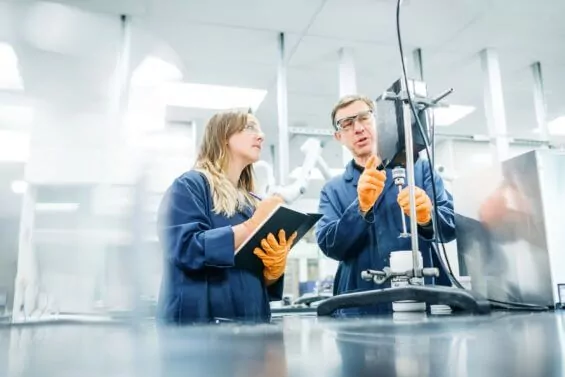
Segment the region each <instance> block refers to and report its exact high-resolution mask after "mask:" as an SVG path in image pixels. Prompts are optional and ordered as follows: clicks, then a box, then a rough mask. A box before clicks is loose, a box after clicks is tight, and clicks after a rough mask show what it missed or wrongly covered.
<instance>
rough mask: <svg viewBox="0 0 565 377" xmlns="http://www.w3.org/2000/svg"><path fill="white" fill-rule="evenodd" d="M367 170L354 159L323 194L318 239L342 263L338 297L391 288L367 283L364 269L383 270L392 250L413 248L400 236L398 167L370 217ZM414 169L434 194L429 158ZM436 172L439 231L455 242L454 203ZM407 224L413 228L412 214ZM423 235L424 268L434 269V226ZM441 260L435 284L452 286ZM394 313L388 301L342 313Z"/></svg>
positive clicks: (418, 183)
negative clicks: (362, 206)
mask: <svg viewBox="0 0 565 377" xmlns="http://www.w3.org/2000/svg"><path fill="white" fill-rule="evenodd" d="M362 170H363V168H362V167H359V166H358V165H356V164H355V163H354V161H353V160H352V161H351V162H350V163H349V164H348V165H347V166H346V168H345V172H344V173H343V174H342V175H340V176H337V177H334V178H332V179H331V180H330V181H329V182H327V183H326V184H325V186H324V187H323V189H322V192H321V193H320V204H319V212H320V213H321V214H322V215H323V217H322V218H321V219H320V221H319V222H318V224H317V226H316V239H317V242H318V245H319V247H320V249H321V250H322V252H323V253H324V254H325V255H327V256H328V257H330V258H332V259H335V260H337V261H339V266H338V269H337V272H336V276H335V280H334V295H339V294H342V293H346V292H354V291H366V290H371V289H378V288H385V287H387V286H390V283H388V284H383V285H382V286H377V285H375V283H374V282H372V281H365V280H363V279H362V278H361V272H362V271H364V270H366V269H373V270H382V269H383V268H384V267H385V266H390V261H389V258H390V253H391V252H392V251H398V250H411V249H412V247H411V241H410V238H399V235H400V233H401V232H402V219H401V217H400V216H401V215H400V207H399V205H398V202H397V196H398V189H397V187H396V186H395V185H394V180H393V178H392V170H391V169H386V175H387V179H386V183H385V187H384V189H383V192H382V193H381V195H380V196H379V198H378V199H377V202H376V203H375V205H374V206H373V209H372V210H371V211H369V212H368V213H367V214H366V216H365V217H363V216H362V215H361V213H360V211H359V201H358V199H357V181H358V180H359V177H360V175H361V172H362ZM414 170H415V171H414V175H415V181H416V186H418V187H420V188H422V189H424V190H425V191H426V193H427V194H428V196H429V197H430V198H433V194H432V193H433V190H432V183H431V182H432V181H431V177H432V175H431V174H430V168H429V164H428V162H427V161H424V160H418V161H417V162H416V164H415V167H414ZM434 176H435V188H436V194H437V207H438V215H439V216H438V217H439V218H438V222H439V224H437V230H438V231H439V232H441V235H442V240H443V242H449V241H452V240H454V239H455V224H454V212H453V201H452V198H451V195H450V194H449V193H448V192H447V191H446V190H445V188H444V185H443V181H442V179H441V178H440V177H439V175H438V174H434ZM406 225H407V228H408V231H410V221H409V218H408V217H407V218H406ZM418 234H419V248H420V251H421V253H422V259H423V262H424V267H431V266H432V261H435V262H437V257H436V255H435V253H433V252H432V250H431V242H430V241H432V240H433V238H434V234H433V227H428V228H426V229H424V228H421V227H418ZM435 262H434V263H433V266H435V267H438V268H439V269H440V277H439V278H438V279H436V281H435V284H441V285H451V284H450V282H449V279H448V278H447V275H446V271H444V270H443V269H442V268H441V266H440V265H439V263H435ZM390 311H391V305H390V304H382V305H375V306H369V307H362V308H353V309H344V310H341V311H339V312H338V313H337V314H338V315H366V314H381V313H389V312H390Z"/></svg>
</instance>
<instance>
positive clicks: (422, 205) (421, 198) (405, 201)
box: [397, 187, 432, 225]
mask: <svg viewBox="0 0 565 377" xmlns="http://www.w3.org/2000/svg"><path fill="white" fill-rule="evenodd" d="M414 189H415V190H414V191H415V195H414V196H415V198H416V200H415V203H416V222H417V223H418V225H426V224H429V223H430V221H432V201H431V199H430V197H429V196H428V194H426V192H425V191H424V190H422V189H421V188H419V187H414ZM409 193H410V191H409V189H408V187H405V188H403V189H402V191H400V193H399V194H398V197H397V202H398V205H399V206H400V207H401V208H402V210H403V211H404V213H405V214H406V216H410V199H409Z"/></svg>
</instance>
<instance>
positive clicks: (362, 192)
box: [357, 156, 386, 212]
mask: <svg viewBox="0 0 565 377" xmlns="http://www.w3.org/2000/svg"><path fill="white" fill-rule="evenodd" d="M376 167H377V157H376V156H371V157H370V158H369V160H368V161H367V163H366V164H365V170H363V173H361V176H360V177H359V182H358V183H357V196H358V198H359V209H360V210H361V212H368V211H369V210H370V209H371V208H372V207H373V205H375V203H376V201H377V199H378V198H379V196H380V195H381V193H382V192H383V189H384V187H385V181H386V173H385V172H384V171H379V170H377V169H376Z"/></svg>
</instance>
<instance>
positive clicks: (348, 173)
mask: <svg viewBox="0 0 565 377" xmlns="http://www.w3.org/2000/svg"><path fill="white" fill-rule="evenodd" d="M354 164H355V162H354V160H351V161H349V163H348V164H347V165H346V166H345V171H344V172H343V179H344V180H345V181H346V182H351V181H353V186H355V187H357V181H358V180H359V176H360V175H361V172H360V171H359V170H357V169H356V168H355V165H354Z"/></svg>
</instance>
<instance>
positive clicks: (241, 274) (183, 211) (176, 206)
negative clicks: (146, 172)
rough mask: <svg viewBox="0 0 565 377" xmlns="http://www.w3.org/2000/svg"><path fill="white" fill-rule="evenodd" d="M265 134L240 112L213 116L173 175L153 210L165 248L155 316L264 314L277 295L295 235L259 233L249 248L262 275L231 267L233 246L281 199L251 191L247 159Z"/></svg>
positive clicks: (207, 318) (188, 319) (250, 317)
mask: <svg viewBox="0 0 565 377" xmlns="http://www.w3.org/2000/svg"><path fill="white" fill-rule="evenodd" d="M262 143H263V133H262V132H261V129H260V126H259V122H258V121H257V119H256V118H255V117H254V116H253V115H251V114H247V113H244V112H224V113H220V114H216V115H214V116H213V117H212V118H211V119H210V121H209V122H208V124H207V125H206V129H205V131H204V139H203V143H202V145H201V147H200V152H199V154H198V158H197V160H196V164H195V167H194V169H192V170H190V171H188V172H186V173H185V174H183V175H182V176H180V177H179V178H177V179H176V180H175V181H174V182H173V184H172V185H171V187H170V188H169V189H168V191H167V193H166V194H165V198H164V200H163V202H162V203H161V207H160V210H159V221H158V224H159V230H160V241H161V245H162V247H163V249H164V252H165V260H164V273H163V281H162V284H161V292H160V297H159V310H158V312H159V313H158V315H159V317H160V319H161V320H162V321H163V322H165V323H177V324H184V323H194V322H213V321H220V320H224V319H227V320H241V321H254V322H263V321H269V320H270V314H271V311H270V306H269V301H271V300H280V299H281V297H282V289H283V278H282V275H283V273H284V269H285V266H286V256H287V254H288V251H289V249H290V246H291V245H292V242H293V241H294V237H295V236H296V235H295V234H294V235H292V236H291V237H290V238H289V239H288V240H287V239H286V237H285V234H284V231H281V232H279V234H278V235H277V236H278V237H277V238H278V239H276V238H275V237H274V236H273V235H270V236H269V237H268V239H266V240H263V242H262V243H261V249H259V248H257V249H255V254H256V255H257V256H258V257H260V258H261V259H262V260H263V264H264V265H265V268H264V276H255V275H253V274H252V273H250V272H248V271H246V270H241V269H238V268H236V267H234V256H235V250H236V249H237V248H238V247H239V246H240V245H241V244H242V243H243V241H244V240H245V239H246V238H247V237H248V236H249V235H250V234H251V233H252V232H253V231H254V230H255V229H256V228H257V226H258V225H259V224H261V223H262V222H263V220H264V219H265V218H266V217H267V216H268V215H269V213H270V212H271V211H272V210H273V209H274V207H275V206H277V205H279V204H280V203H281V199H280V198H278V197H270V198H267V199H265V200H262V201H260V202H258V201H257V200H256V199H255V197H254V196H253V188H254V178H253V169H252V163H254V162H256V161H257V160H259V157H260V153H261V145H262Z"/></svg>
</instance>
